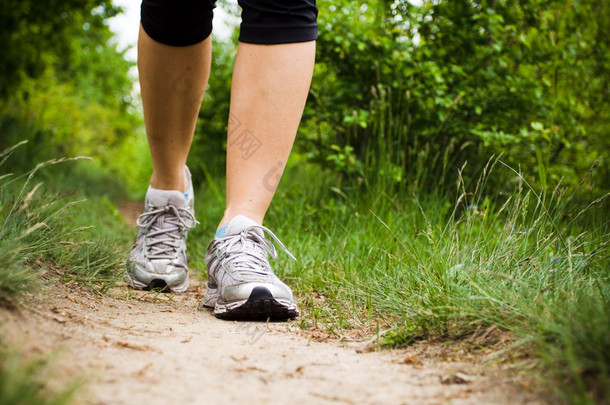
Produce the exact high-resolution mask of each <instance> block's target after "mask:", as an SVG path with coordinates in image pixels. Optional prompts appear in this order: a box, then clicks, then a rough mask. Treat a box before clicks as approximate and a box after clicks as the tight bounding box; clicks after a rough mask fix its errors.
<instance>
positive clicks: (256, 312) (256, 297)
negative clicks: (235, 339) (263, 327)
mask: <svg viewBox="0 0 610 405" xmlns="http://www.w3.org/2000/svg"><path fill="white" fill-rule="evenodd" d="M214 315H215V316H216V317H217V318H219V319H224V320H232V321H267V320H270V321H284V320H287V319H293V318H296V317H297V316H299V311H298V310H297V308H296V305H295V306H294V307H288V306H286V305H284V304H282V303H280V302H278V301H277V300H276V299H275V298H274V297H273V295H272V294H271V292H270V291H269V290H268V289H267V288H265V287H255V288H254V289H253V290H252V293H250V297H248V300H247V301H246V302H244V303H243V304H242V305H240V306H238V307H236V308H233V309H230V310H228V311H226V312H222V313H216V312H215V313H214Z"/></svg>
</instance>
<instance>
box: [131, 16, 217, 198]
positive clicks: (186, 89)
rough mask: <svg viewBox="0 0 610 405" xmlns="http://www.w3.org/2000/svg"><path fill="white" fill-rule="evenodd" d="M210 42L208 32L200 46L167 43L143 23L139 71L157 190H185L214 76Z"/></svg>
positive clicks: (198, 44)
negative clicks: (193, 145)
mask: <svg viewBox="0 0 610 405" xmlns="http://www.w3.org/2000/svg"><path fill="white" fill-rule="evenodd" d="M211 44H212V40H211V36H208V37H207V38H206V39H205V40H204V41H202V42H199V43H197V44H195V45H190V46H170V45H165V44H162V43H160V42H157V41H155V40H154V39H152V38H151V37H150V36H149V35H148V34H147V33H146V32H145V31H144V29H142V27H140V37H139V40H138V71H139V73H140V86H141V93H142V105H143V108H144V122H145V126H146V135H147V137H148V144H149V147H150V153H151V156H152V162H153V174H152V179H151V182H150V184H151V186H152V187H153V188H156V189H162V190H180V191H185V190H186V187H187V184H186V183H185V181H186V179H185V172H184V166H185V164H186V158H187V155H188V152H189V148H190V146H191V141H192V139H193V133H194V130H195V124H196V121H197V115H198V113H199V108H200V106H201V100H202V98H203V93H204V90H205V87H206V85H207V82H208V78H209V75H210V62H211V58H212V46H211Z"/></svg>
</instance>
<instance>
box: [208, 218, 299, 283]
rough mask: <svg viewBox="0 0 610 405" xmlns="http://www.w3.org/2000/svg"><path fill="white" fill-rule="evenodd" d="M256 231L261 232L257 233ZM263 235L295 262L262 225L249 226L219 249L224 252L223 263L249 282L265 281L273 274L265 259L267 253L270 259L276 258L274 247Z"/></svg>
mask: <svg viewBox="0 0 610 405" xmlns="http://www.w3.org/2000/svg"><path fill="white" fill-rule="evenodd" d="M257 230H261V231H263V232H260V233H259V232H257ZM265 233H266V234H268V235H269V236H271V238H272V239H273V240H274V241H275V242H277V244H278V245H279V246H280V247H281V248H282V250H283V251H284V252H286V253H287V254H288V256H289V257H290V258H291V259H292V260H295V261H296V258H295V257H294V256H293V255H292V253H290V251H289V250H288V249H287V248H286V246H284V244H283V243H282V242H281V241H280V239H279V238H278V237H277V236H275V234H274V233H273V232H271V231H270V230H269V229H268V228H266V227H264V226H262V225H257V226H250V227H248V228H246V229H244V230H243V231H242V232H241V233H240V234H239V235H235V236H232V237H230V238H227V239H226V240H223V241H222V242H221V244H222V245H221V246H220V248H221V249H222V250H223V251H224V255H223V258H224V259H225V263H227V264H229V265H231V266H233V268H234V269H235V270H236V271H237V272H239V273H240V274H241V275H244V276H247V277H248V279H249V280H256V279H258V280H261V281H262V280H265V279H266V278H267V277H268V276H269V274H272V273H273V270H272V269H271V265H270V264H269V261H268V259H267V253H268V254H269V255H270V256H271V258H272V259H275V258H276V257H277V251H276V249H275V245H274V244H273V242H272V241H270V240H269V239H267V238H265V237H264V234H265Z"/></svg>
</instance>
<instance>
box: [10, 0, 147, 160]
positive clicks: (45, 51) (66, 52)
mask: <svg viewBox="0 0 610 405" xmlns="http://www.w3.org/2000/svg"><path fill="white" fill-rule="evenodd" d="M119 11H120V9H118V8H116V7H114V6H113V5H112V2H111V1H110V0H68V1H51V2H47V3H44V4H42V3H35V2H33V1H24V2H21V1H19V2H17V1H13V0H8V1H4V2H3V11H2V14H1V16H0V43H1V44H2V47H3V48H2V49H3V50H6V53H5V55H3V58H2V59H1V61H0V132H1V133H2V137H1V138H0V149H4V148H7V147H9V146H11V145H14V144H16V143H17V142H19V141H21V140H23V139H27V140H28V141H29V143H28V146H27V148H22V149H21V153H20V154H19V156H18V157H17V159H15V160H14V162H15V163H16V164H17V165H21V166H22V168H28V167H30V166H31V162H32V160H42V159H47V158H55V157H58V156H74V155H88V156H91V157H94V158H95V159H96V161H97V162H98V163H103V164H104V166H106V167H112V166H116V164H117V162H124V161H125V160H131V159H132V158H133V156H131V155H129V156H117V153H116V152H117V150H121V151H122V152H123V153H125V152H128V151H129V149H128V148H125V147H123V145H124V144H125V143H128V144H129V143H133V138H134V136H135V135H136V134H137V132H138V127H139V125H140V120H139V118H138V117H137V115H136V114H134V113H133V100H132V98H131V93H132V86H133V78H131V77H130V75H129V69H130V68H131V66H132V63H130V62H128V61H126V60H125V58H124V51H123V52H121V51H118V50H117V47H116V43H115V42H114V40H113V33H112V32H111V31H110V29H109V28H108V26H107V25H106V20H107V19H108V18H109V17H112V16H114V15H115V14H116V13H118V12H119ZM19 160H20V161H21V162H20V163H19V162H18V161H19ZM115 169H116V170H117V171H119V172H121V171H123V172H124V170H122V169H121V168H119V167H115Z"/></svg>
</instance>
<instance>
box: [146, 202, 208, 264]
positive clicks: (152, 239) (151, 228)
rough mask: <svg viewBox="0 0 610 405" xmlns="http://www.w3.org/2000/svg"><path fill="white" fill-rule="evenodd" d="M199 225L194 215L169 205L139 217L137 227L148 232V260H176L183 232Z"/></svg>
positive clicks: (184, 209)
mask: <svg viewBox="0 0 610 405" xmlns="http://www.w3.org/2000/svg"><path fill="white" fill-rule="evenodd" d="M196 224H198V222H197V220H196V219H195V217H194V216H193V214H192V213H191V212H190V211H189V210H187V209H186V208H182V207H179V208H177V207H175V206H173V205H167V206H165V207H159V208H154V209H153V210H151V211H148V212H145V213H143V214H141V215H140V216H139V217H138V220H137V221H136V225H137V226H138V227H140V228H144V229H147V230H148V233H147V234H146V239H145V240H144V241H145V245H144V255H145V256H146V258H148V259H169V260H172V259H175V258H176V257H177V253H178V248H179V247H180V244H179V243H177V241H179V240H180V239H182V235H181V232H182V230H184V229H186V230H190V229H193V228H194V227H195V225H196Z"/></svg>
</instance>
